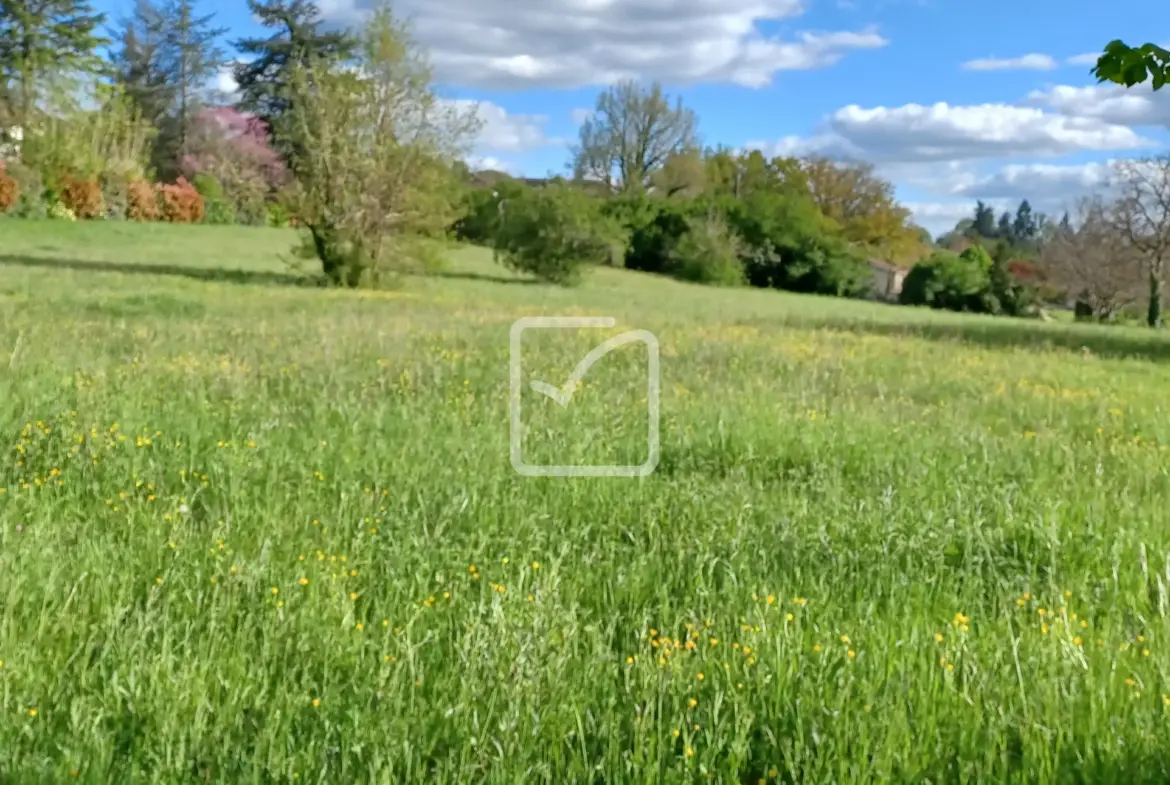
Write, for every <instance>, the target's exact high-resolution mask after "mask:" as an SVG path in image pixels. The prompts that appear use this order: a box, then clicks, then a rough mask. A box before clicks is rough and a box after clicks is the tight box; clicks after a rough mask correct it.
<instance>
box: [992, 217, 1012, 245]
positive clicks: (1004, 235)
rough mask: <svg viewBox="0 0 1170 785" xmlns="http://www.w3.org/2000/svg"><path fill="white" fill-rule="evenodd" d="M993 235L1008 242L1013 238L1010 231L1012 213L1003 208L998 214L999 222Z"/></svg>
mask: <svg viewBox="0 0 1170 785" xmlns="http://www.w3.org/2000/svg"><path fill="white" fill-rule="evenodd" d="M995 236H996V237H997V238H999V239H1000V240H1006V241H1007V242H1009V243H1010V242H1011V241H1012V240H1013V239H1014V236H1013V233H1012V214H1011V213H1009V212H1008V211H1007V210H1004V211H1003V213H1002V214H1001V215H1000V216H999V224H998V225H997V226H996V227H995Z"/></svg>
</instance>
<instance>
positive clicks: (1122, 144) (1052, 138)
mask: <svg viewBox="0 0 1170 785" xmlns="http://www.w3.org/2000/svg"><path fill="white" fill-rule="evenodd" d="M1154 145H1156V142H1154V141H1152V140H1149V139H1146V138H1144V137H1142V136H1139V135H1138V134H1137V132H1135V131H1134V130H1133V129H1132V128H1129V127H1128V126H1126V125H1122V124H1119V123H1114V122H1109V121H1107V120H1106V119H1103V118H1101V117H1086V116H1078V115H1069V114H1062V113H1060V112H1046V111H1044V110H1043V109H1040V108H1038V107H1027V106H1011V105H1009V104H981V105H975V106H951V105H949V104H946V103H937V104H934V105H932V106H922V105H920V104H906V105H904V106H897V107H887V106H877V107H873V108H863V107H861V106H858V105H856V104H851V105H849V106H846V107H843V108H841V109H838V110H837V111H836V112H834V113H833V114H832V115H831V116H830V117H829V118H828V121H827V123H826V127H825V129H824V130H823V131H822V132H821V133H819V134H816V135H814V136H812V137H807V138H797V137H786V138H784V139H780V140H777V141H775V142H771V143H758V142H757V143H753V144H752V145H749V146H751V147H756V148H758V149H761V150H763V151H765V152H767V153H770V154H772V155H809V154H813V153H816V154H821V155H826V156H829V157H834V158H842V159H846V160H864V161H870V162H872V163H875V164H884V165H898V164H922V163H929V162H948V161H976V160H987V159H993V158H1011V157H1021V156H1031V157H1038V156H1058V155H1064V154H1068V153H1074V152H1080V151H1093V150H1107V151H1114V150H1139V149H1143V148H1148V147H1152V146H1154Z"/></svg>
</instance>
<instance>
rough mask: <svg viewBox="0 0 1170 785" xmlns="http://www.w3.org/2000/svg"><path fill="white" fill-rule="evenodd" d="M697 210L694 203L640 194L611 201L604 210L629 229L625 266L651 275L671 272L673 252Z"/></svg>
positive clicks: (627, 195)
mask: <svg viewBox="0 0 1170 785" xmlns="http://www.w3.org/2000/svg"><path fill="white" fill-rule="evenodd" d="M696 209H697V208H696V206H695V204H694V203H692V202H688V201H682V200H675V199H651V198H649V197H647V196H645V195H643V194H638V193H633V194H626V195H622V196H617V197H614V198H612V199H608V200H606V202H605V204H604V206H603V207H602V211H603V212H604V213H605V215H607V216H609V217H610V218H612V219H613V220H614V221H616V222H617V223H618V224H619V225H621V226H622V227H623V228H624V229H625V232H626V235H627V237H628V242H627V247H626V253H625V258H624V264H625V266H626V267H627V268H629V269H631V270H641V271H643V272H648V273H670V271H671V253H672V249H673V248H674V246H675V245H676V244H677V243H678V242H679V240H680V238H681V237H682V236H683V235H684V234H685V233H686V232H687V230H688V228H689V219H690V218H691V217H692V216H693V215H695V214H696Z"/></svg>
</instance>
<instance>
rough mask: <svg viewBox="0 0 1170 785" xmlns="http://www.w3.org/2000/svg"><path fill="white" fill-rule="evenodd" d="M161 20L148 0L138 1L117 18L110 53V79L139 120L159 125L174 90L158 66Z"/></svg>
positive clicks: (162, 41) (162, 37)
mask: <svg viewBox="0 0 1170 785" xmlns="http://www.w3.org/2000/svg"><path fill="white" fill-rule="evenodd" d="M164 44H165V23H164V19H163V15H162V12H161V11H160V9H159V8H158V7H157V6H155V5H154V4H153V3H152V2H151V1H150V0H138V2H137V3H136V5H135V7H134V13H133V15H131V16H129V17H126V18H124V19H122V20H121V22H120V28H119V29H118V30H117V31H116V32H115V46H114V47H113V49H112V51H111V52H110V62H111V64H112V65H113V67H114V81H115V82H117V84H118V86H119V87H120V88H121V90H122V92H123V94H124V95H125V96H126V97H127V98H128V99H129V100H130V102H131V103H132V104H133V105H134V108H135V109H136V110H137V111H138V113H139V114H140V115H141V117H142V119H143V120H145V121H146V122H148V123H150V125H151V126H152V127H154V128H158V127H159V126H161V125H162V124H163V123H164V122H165V121H166V118H167V115H168V114H170V111H171V108H172V107H173V106H174V105H175V89H174V85H172V84H171V83H170V80H169V75H168V74H167V72H166V71H165V70H164V69H163V67H162V56H163V51H162V50H163V46H164Z"/></svg>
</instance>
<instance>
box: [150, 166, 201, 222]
mask: <svg viewBox="0 0 1170 785" xmlns="http://www.w3.org/2000/svg"><path fill="white" fill-rule="evenodd" d="M155 189H156V190H157V192H158V204H159V208H160V209H161V211H162V219H163V220H164V221H170V222H171V223H177V224H194V223H199V222H200V221H202V220H203V209H204V203H203V197H202V196H201V195H200V193H199V192H198V191H196V190H195V186H193V185H191V183H189V182H187V178H185V177H180V178H179V179H178V180H177V181H175V183H174V184H173V185H163V184H161V183H160V184H158V185H156V186H155Z"/></svg>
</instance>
